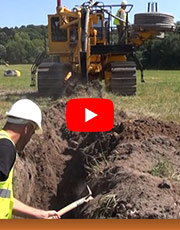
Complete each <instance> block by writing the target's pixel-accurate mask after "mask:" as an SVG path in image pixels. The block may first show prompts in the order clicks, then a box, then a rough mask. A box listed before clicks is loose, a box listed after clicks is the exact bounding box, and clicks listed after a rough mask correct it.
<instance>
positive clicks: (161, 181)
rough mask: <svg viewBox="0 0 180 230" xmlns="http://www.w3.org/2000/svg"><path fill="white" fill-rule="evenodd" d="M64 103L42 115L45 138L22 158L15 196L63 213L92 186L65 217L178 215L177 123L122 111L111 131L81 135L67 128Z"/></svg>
mask: <svg viewBox="0 0 180 230" xmlns="http://www.w3.org/2000/svg"><path fill="white" fill-rule="evenodd" d="M65 105H66V102H65V101H63V100H61V101H57V102H56V103H55V104H54V105H53V106H52V107H51V108H49V110H48V111H47V112H45V113H44V125H43V129H44V133H43V136H41V137H39V136H34V137H33V139H32V141H31V143H29V145H28V146H27V148H26V149H25V151H24V153H23V154H21V155H19V157H18V161H17V164H16V172H15V180H16V187H15V194H16V197H18V198H21V200H23V201H25V202H27V203H28V204H30V205H33V206H35V207H40V208H45V209H49V208H51V209H57V210H58V209H60V208H62V207H64V206H65V205H67V204H69V203H70V202H72V201H74V200H76V199H79V198H80V197H81V196H83V195H85V194H86V192H87V191H86V185H87V184H88V185H89V186H90V188H91V189H92V192H93V196H94V200H93V201H91V202H90V203H88V204H86V205H83V206H81V207H79V208H77V209H76V210H74V211H72V212H70V213H69V214H67V215H64V218H125V219H126V218H179V213H180V202H179V200H180V192H179V191H180V185H179V180H180V169H179V160H180V149H179V145H180V126H179V125H177V124H175V123H173V122H168V123H167V122H163V121H160V120H156V119H154V118H151V117H150V118H138V119H130V118H129V117H128V116H127V115H126V114H125V113H124V112H123V111H116V113H115V114H116V117H115V125H114V127H113V129H112V130H111V131H110V132H105V133H102V132H99V133H75V132H71V131H69V130H68V129H67V128H66V123H65ZM22 187H24V188H26V192H24V191H22ZM20 188H21V189H20Z"/></svg>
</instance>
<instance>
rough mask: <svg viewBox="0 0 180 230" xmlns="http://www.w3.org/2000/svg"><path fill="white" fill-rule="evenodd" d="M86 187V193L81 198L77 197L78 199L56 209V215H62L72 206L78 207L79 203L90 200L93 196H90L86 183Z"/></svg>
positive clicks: (72, 207)
mask: <svg viewBox="0 0 180 230" xmlns="http://www.w3.org/2000/svg"><path fill="white" fill-rule="evenodd" d="M87 189H88V195H86V196H85V197H83V198H81V199H79V200H76V201H74V202H73V203H71V204H69V205H67V206H66V207H64V208H62V209H60V210H59V211H58V215H59V216H62V215H64V214H65V213H67V212H69V211H71V210H72V209H74V208H76V207H78V206H80V205H82V204H84V203H87V202H89V201H90V200H92V199H93V197H92V192H91V190H90V188H89V186H88V185H87ZM49 219H52V218H49Z"/></svg>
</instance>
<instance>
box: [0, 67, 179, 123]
mask: <svg viewBox="0 0 180 230" xmlns="http://www.w3.org/2000/svg"><path fill="white" fill-rule="evenodd" d="M7 68H9V69H17V70H20V71H21V74H22V76H21V77H4V76H3V71H4V70H5V69H7ZM30 68H31V66H30V65H15V66H10V67H6V66H3V65H1V66H0V96H1V101H0V118H1V120H0V125H2V123H3V122H4V113H5V111H7V110H8V108H9V107H10V105H11V104H12V103H13V102H15V101H16V100H17V99H19V98H30V99H33V100H34V101H36V102H37V103H38V104H40V106H41V108H46V107H47V106H48V105H49V104H50V103H51V99H50V98H39V97H37V94H36V92H37V88H36V87H34V88H31V87H30V79H31V76H30ZM137 76H138V77H137V79H138V80H137V81H138V84H137V85H138V86H137V95H136V96H131V97H122V96H115V95H113V94H111V93H104V95H105V97H106V98H109V99H111V100H113V102H114V104H115V107H118V108H119V109H122V110H124V111H125V112H126V113H127V114H128V115H130V116H136V115H138V116H139V115H140V116H141V115H142V116H144V115H145V116H154V117H158V118H161V119H163V120H172V121H175V122H178V123H179V124H180V71H144V76H145V83H140V73H139V71H137Z"/></svg>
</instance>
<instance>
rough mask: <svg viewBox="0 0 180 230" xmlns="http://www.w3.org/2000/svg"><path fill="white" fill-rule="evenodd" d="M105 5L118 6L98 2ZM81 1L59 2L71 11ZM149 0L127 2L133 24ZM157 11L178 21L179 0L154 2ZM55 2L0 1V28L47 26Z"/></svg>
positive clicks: (109, 1) (110, 0)
mask: <svg viewBox="0 0 180 230" xmlns="http://www.w3.org/2000/svg"><path fill="white" fill-rule="evenodd" d="M99 1H100V2H103V3H104V4H107V5H110V4H111V5H113V4H120V3H121V0H120V1H117V0H99ZM83 2H85V1H83V0H61V4H62V6H66V7H67V8H69V9H72V8H73V7H74V6H75V5H81V4H82V3H83ZM148 2H151V1H150V0H131V1H130V0H129V1H128V3H130V4H133V5H134V7H133V9H132V11H131V12H130V14H129V21H130V22H131V23H133V21H134V14H136V13H145V12H147V5H148ZM156 2H157V4H158V11H159V12H161V13H168V14H172V15H173V16H174V18H175V20H174V21H175V22H177V21H180V13H179V12H180V0H156ZM56 5H57V0H28V1H27V0H0V27H1V28H2V27H9V28H10V27H15V26H17V27H20V26H22V25H25V26H26V25H30V24H34V25H47V15H48V14H54V13H55V12H56Z"/></svg>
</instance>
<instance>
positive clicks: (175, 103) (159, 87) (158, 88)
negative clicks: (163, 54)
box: [106, 71, 180, 123]
mask: <svg viewBox="0 0 180 230" xmlns="http://www.w3.org/2000/svg"><path fill="white" fill-rule="evenodd" d="M137 75H138V83H137V95H136V96H131V97H120V96H118V97H117V96H114V95H113V94H106V97H108V98H110V99H111V100H113V101H114V104H115V106H117V107H118V108H120V109H122V110H124V111H125V112H127V113H128V114H129V115H132V116H133V115H147V116H154V117H158V118H161V119H163V120H172V121H176V122H178V123H180V71H144V75H145V83H141V82H140V73H139V71H138V72H137Z"/></svg>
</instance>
